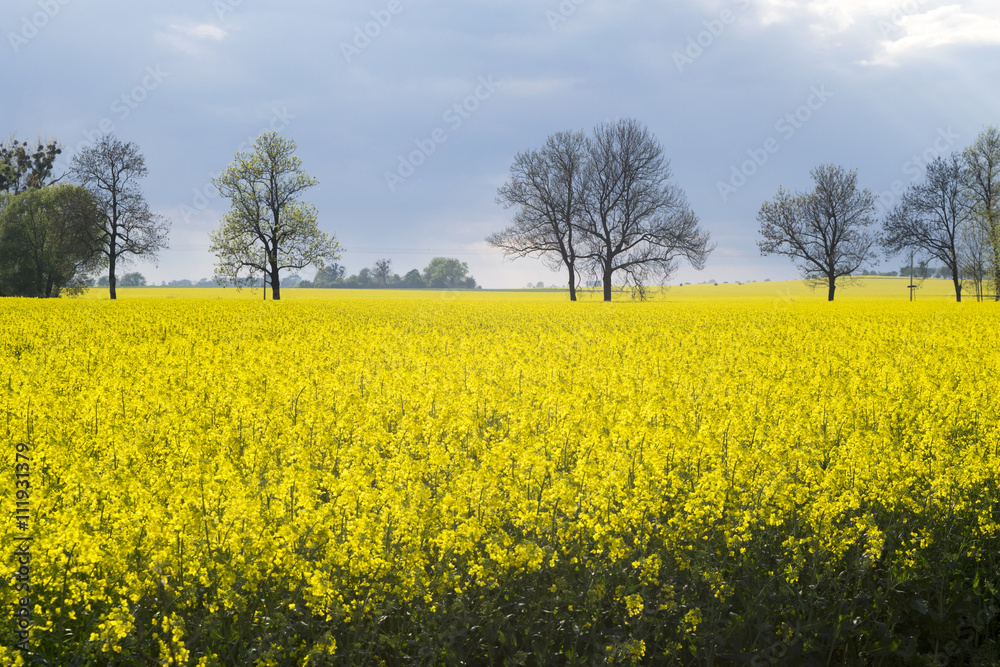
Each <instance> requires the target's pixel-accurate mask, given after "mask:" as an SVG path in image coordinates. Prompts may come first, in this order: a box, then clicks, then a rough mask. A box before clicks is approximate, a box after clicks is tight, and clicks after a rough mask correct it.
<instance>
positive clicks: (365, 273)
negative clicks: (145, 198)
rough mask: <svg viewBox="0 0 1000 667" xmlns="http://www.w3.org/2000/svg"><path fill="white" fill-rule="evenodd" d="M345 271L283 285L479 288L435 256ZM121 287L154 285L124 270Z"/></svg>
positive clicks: (464, 270)
mask: <svg viewBox="0 0 1000 667" xmlns="http://www.w3.org/2000/svg"><path fill="white" fill-rule="evenodd" d="M345 273H346V271H345V270H344V267H343V266H341V265H340V264H337V263H333V264H330V265H328V266H324V267H323V268H322V269H320V270H319V271H317V272H316V276H315V277H314V278H313V279H312V280H303V279H302V278H301V277H300V276H297V275H292V276H287V277H285V278H282V280H281V284H282V285H283V286H284V287H305V288H314V287H315V288H326V289H330V288H339V289H421V288H430V289H482V287H481V286H480V285H478V284H477V283H476V279H475V278H473V277H472V276H470V275H469V265H468V264H467V263H465V262H461V261H459V260H457V259H452V258H448V257H435V258H434V259H432V260H431V261H430V264H428V265H427V266H426V267H424V270H423V271H418V270H417V269H411V270H410V271H408V272H407V273H406V274H405V275H403V276H400V275H399V274H397V273H393V271H392V260H389V259H380V260H378V261H377V262H375V264H374V265H373V266H372V267H371V268H368V267H366V268H363V269H361V270H360V271H358V273H357V274H355V275H352V276H348V277H345ZM117 282H118V285H119V286H120V287H156V285H149V283H148V282H147V281H146V277H145V276H143V275H142V274H141V273H138V272H134V273H126V274H125V275H123V276H119V277H118V279H117ZM84 283H85V285H86V286H88V287H107V286H108V278H107V276H102V277H100V278H98V279H97V280H94V279H93V278H90V279H86V280H84ZM220 286H221V287H235V286H236V285H235V283H231V282H228V281H222V282H220V281H219V279H218V278H216V279H215V280H209V279H208V278H202V279H201V280H199V281H197V282H193V281H191V280H171V281H170V282H168V283H162V284H161V285H159V287H220ZM241 286H243V287H256V288H260V287H267V285H266V284H265V282H264V280H263V279H262V278H256V279H254V280H250V281H244V282H242V283H241Z"/></svg>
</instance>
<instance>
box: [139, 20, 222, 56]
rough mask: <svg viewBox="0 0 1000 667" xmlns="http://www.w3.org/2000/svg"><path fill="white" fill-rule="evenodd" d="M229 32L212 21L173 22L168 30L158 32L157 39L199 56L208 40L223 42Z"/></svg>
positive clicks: (173, 47)
mask: <svg viewBox="0 0 1000 667" xmlns="http://www.w3.org/2000/svg"><path fill="white" fill-rule="evenodd" d="M228 34H229V33H227V32H226V31H225V30H223V29H222V28H220V27H219V26H217V25H214V24H212V23H189V24H179V23H171V24H170V25H168V26H167V29H166V30H164V31H161V32H159V33H157V34H156V39H157V41H159V42H161V43H163V44H166V45H167V46H168V47H170V48H171V49H174V50H175V51H180V52H181V53H186V54H187V55H190V56H197V55H201V54H202V53H203V52H204V47H203V43H204V42H205V41H206V40H211V41H214V42H221V41H222V40H224V39H225V38H226V37H227V36H228Z"/></svg>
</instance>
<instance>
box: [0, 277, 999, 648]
mask: <svg viewBox="0 0 1000 667" xmlns="http://www.w3.org/2000/svg"><path fill="white" fill-rule="evenodd" d="M900 284H903V283H900ZM759 285H760V284H758V286H756V287H755V286H720V287H718V288H715V287H709V286H692V287H696V288H698V289H700V290H702V291H707V290H710V289H719V290H722V289H728V290H731V291H733V292H735V291H736V290H738V289H739V288H740V287H747V288H754V289H756V290H757V292H755V293H754V294H755V296H754V297H753V298H747V299H739V298H732V299H719V298H692V297H686V296H684V294H685V293H684V289H685V288H678V289H676V290H672V291H670V292H667V294H666V296H665V297H662V298H658V299H655V300H653V301H651V302H646V303H638V302H631V301H620V302H612V303H602V302H599V301H596V300H586V299H585V300H583V301H581V302H578V303H575V304H572V303H568V302H565V301H564V299H565V296H564V295H558V294H546V293H538V294H531V293H522V294H516V295H503V294H500V293H475V294H473V293H459V294H453V293H437V292H417V293H400V292H384V293H378V294H375V293H371V292H368V293H351V294H347V293H344V294H341V293H338V292H335V291H326V290H287V292H286V294H287V298H286V300H284V301H281V302H272V301H258V300H256V299H255V298H251V297H252V296H253V295H252V293H250V292H243V293H241V295H240V298H218V297H229V296H230V295H232V294H233V293H232V291H231V290H229V291H225V292H223V291H222V290H218V291H214V290H206V291H204V292H202V291H199V290H184V291H181V290H175V291H173V292H168V291H166V290H163V291H160V290H144V291H142V292H141V293H140V292H139V291H135V292H130V291H129V290H124V289H123V290H121V291H120V295H121V298H120V300H118V301H116V302H111V301H107V300H100V299H95V298H85V299H77V300H66V299H62V300H52V301H34V300H6V301H4V302H3V303H2V304H0V313H2V317H0V446H2V448H3V451H4V457H3V471H4V474H3V480H4V481H3V485H4V486H3V496H2V497H3V499H4V505H5V507H7V508H8V515H9V519H8V520H7V521H5V522H4V523H3V524H2V528H0V535H2V538H3V539H2V543H3V544H4V545H5V549H6V553H5V561H6V562H7V563H8V564H9V565H8V567H7V568H6V570H7V572H8V573H13V574H5V577H6V581H7V583H8V584H9V585H8V586H5V587H4V588H3V600H2V602H3V608H4V609H6V610H15V611H14V612H12V614H11V618H12V621H11V622H9V623H7V624H6V625H5V627H4V629H3V631H2V634H0V638H2V642H0V644H2V646H0V657H2V661H3V663H4V664H78V665H105V664H116V665H135V664H162V665H235V664H241V665H242V664H257V665H298V664H308V665H328V664H366V665H367V664H371V665H378V664H386V665H397V664H428V665H435V664H587V665H590V664H675V665H700V664H715V665H728V664H753V665H772V664H773V665H782V664H872V665H876V664H885V665H894V664H952V663H962V661H964V664H996V663H995V662H991V661H995V660H997V659H998V657H997V656H998V655H1000V652H998V644H997V641H998V621H997V614H998V613H1000V595H998V586H1000V575H998V572H1000V563H998V560H1000V501H998V493H997V477H998V474H1000V472H998V471H1000V426H998V420H997V411H998V407H1000V405H998V401H1000V391H998V387H1000V383H998V379H1000V368H998V364H1000V346H998V345H997V342H996V341H997V331H998V325H1000V316H998V311H997V310H996V305H995V304H992V303H974V302H966V303H961V304H956V303H952V302H949V301H948V300H947V299H946V298H944V297H942V298H925V299H921V298H920V296H919V293H918V300H917V301H916V302H915V303H909V302H907V301H906V292H905V290H902V291H899V292H898V293H897V291H896V290H894V291H893V292H892V293H893V294H894V296H893V297H892V298H891V299H890V298H887V297H881V296H880V297H879V298H863V294H860V293H859V295H858V296H856V297H855V298H849V299H845V300H844V301H843V302H841V301H838V302H834V303H827V302H825V300H821V299H822V298H823V296H822V295H820V296H816V295H812V296H810V295H809V293H808V292H807V291H797V290H796V291H795V292H794V293H792V292H791V291H782V289H778V288H776V287H771V286H768V287H766V288H764V287H760V286H759ZM894 285H895V284H894ZM945 294H947V292H946V291H945ZM185 295H196V296H197V295H203V296H202V297H200V298H190V297H189V298H184V296H185ZM257 295H258V297H259V295H260V292H259V291H258V292H257ZM25 603H27V604H25ZM24 609H28V610H29V611H28V612H24V611H23V610H24ZM19 628H20V629H23V631H24V632H25V635H24V636H22V635H19V634H18V632H19ZM24 649H26V650H24ZM46 661H47V662H46Z"/></svg>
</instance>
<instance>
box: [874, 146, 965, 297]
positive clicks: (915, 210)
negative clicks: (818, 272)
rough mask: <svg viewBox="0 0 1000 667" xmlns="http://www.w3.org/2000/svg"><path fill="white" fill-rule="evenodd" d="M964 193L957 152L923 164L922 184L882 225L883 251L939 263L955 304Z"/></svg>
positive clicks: (959, 285) (959, 275)
mask: <svg viewBox="0 0 1000 667" xmlns="http://www.w3.org/2000/svg"><path fill="white" fill-rule="evenodd" d="M966 194H967V190H966V188H965V174H964V170H963V161H962V157H961V156H960V155H958V154H957V153H953V154H952V155H951V156H950V157H948V158H947V159H945V158H940V157H939V158H937V159H936V160H934V161H933V162H931V163H930V164H929V165H927V175H926V177H925V179H924V181H923V182H920V183H914V184H912V185H911V186H910V187H909V188H908V189H907V191H906V192H904V193H903V196H902V198H901V199H900V202H899V204H897V205H896V206H895V207H894V208H893V209H892V210H891V211H890V212H889V214H888V215H887V216H886V219H885V221H884V222H883V231H884V234H885V236H884V238H883V244H884V246H885V249H886V252H887V253H888V254H890V255H895V254H896V253H898V252H900V251H901V250H904V249H911V250H914V249H915V250H919V251H923V252H924V253H926V254H927V255H929V256H930V257H933V258H935V259H938V260H940V261H941V262H943V263H944V265H945V266H946V267H947V269H948V270H949V271H950V272H951V276H952V281H953V283H954V285H955V300H956V301H961V300H962V253H961V236H962V231H963V229H964V228H965V226H966V221H967V220H968V216H969V205H968V200H967V197H966ZM923 265H924V266H926V260H925V261H924V264H923ZM924 277H926V276H924Z"/></svg>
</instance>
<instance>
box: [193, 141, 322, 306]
mask: <svg viewBox="0 0 1000 667" xmlns="http://www.w3.org/2000/svg"><path fill="white" fill-rule="evenodd" d="M295 148H296V146H295V142H294V141H292V140H291V139H286V138H283V137H280V136H279V135H278V133H277V132H265V133H264V134H262V135H261V136H259V137H258V138H257V140H256V141H255V142H254V145H253V150H252V152H250V153H237V154H236V158H235V160H234V161H233V163H232V164H231V165H229V166H228V167H227V168H226V170H225V171H224V172H223V173H222V175H220V176H219V177H217V178H215V179H213V181H214V183H215V186H216V187H217V188H218V189H219V192H220V193H222V195H223V196H224V197H227V198H229V199H230V202H231V209H230V210H229V212H228V213H226V215H225V216H224V217H223V220H222V225H221V226H220V227H219V228H218V229H216V230H215V231H214V232H212V233H211V235H210V238H211V242H212V245H211V250H212V252H214V253H215V254H216V255H217V257H218V262H217V264H216V267H215V275H216V280H220V281H222V280H228V281H232V282H233V283H235V284H238V285H245V284H252V283H253V282H255V280H256V279H257V278H258V277H260V276H263V277H264V279H265V281H266V283H268V284H270V286H271V296H272V298H273V299H274V300H275V301H277V300H279V299H280V298H281V272H282V271H283V270H286V269H295V270H299V269H303V268H305V267H307V266H310V265H318V266H319V267H320V268H322V267H323V264H324V262H325V261H326V260H335V259H338V258H339V257H340V255H339V254H338V250H339V249H340V246H339V245H338V244H337V242H336V240H334V238H333V237H332V236H330V235H328V234H326V233H325V232H322V231H320V229H319V226H318V224H317V214H316V208H315V207H314V206H312V205H311V204H309V203H306V202H302V201H299V198H300V197H301V196H302V193H303V192H304V191H305V190H307V189H309V188H311V187H313V186H314V185H316V184H318V182H319V181H317V180H316V179H315V178H313V177H311V176H309V175H308V174H307V173H306V172H305V171H303V169H302V161H301V160H300V159H299V158H298V157H297V156H296V155H295ZM265 298H267V297H266V292H265Z"/></svg>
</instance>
